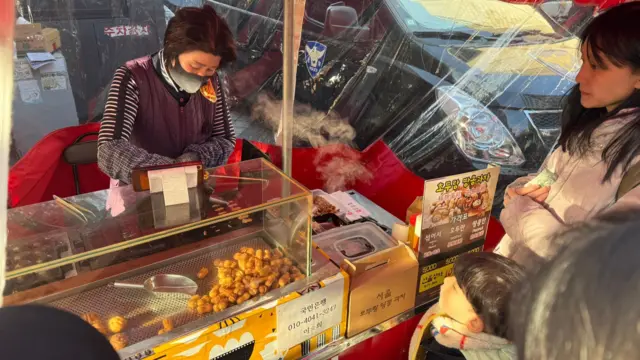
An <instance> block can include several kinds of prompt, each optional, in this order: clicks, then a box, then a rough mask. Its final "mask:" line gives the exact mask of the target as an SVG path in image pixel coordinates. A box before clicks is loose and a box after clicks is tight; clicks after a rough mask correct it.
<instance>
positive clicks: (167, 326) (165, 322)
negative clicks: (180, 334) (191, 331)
mask: <svg viewBox="0 0 640 360" xmlns="http://www.w3.org/2000/svg"><path fill="white" fill-rule="evenodd" d="M171 330H173V322H172V321H171V319H162V329H160V330H158V335H162V334H165V333H168V332H169V331H171Z"/></svg>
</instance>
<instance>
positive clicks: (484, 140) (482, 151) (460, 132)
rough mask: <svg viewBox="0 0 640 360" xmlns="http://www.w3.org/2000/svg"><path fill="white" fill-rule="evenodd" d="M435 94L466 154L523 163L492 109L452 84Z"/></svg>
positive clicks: (486, 160)
mask: <svg viewBox="0 0 640 360" xmlns="http://www.w3.org/2000/svg"><path fill="white" fill-rule="evenodd" d="M437 96H438V102H439V103H441V109H442V110H443V111H444V112H445V113H446V114H447V120H446V121H447V128H448V129H450V131H451V138H452V139H453V142H454V143H455V144H456V146H457V147H458V148H459V149H460V151H462V153H463V154H464V155H465V156H467V157H468V158H470V159H471V160H475V161H480V162H484V163H493V164H499V165H511V166H514V165H521V164H522V163H524V161H525V158H524V155H523V154H522V150H520V147H519V146H518V144H517V143H516V141H515V139H514V138H513V136H512V135H511V133H510V132H509V130H508V129H507V128H506V127H505V126H504V124H503V123H502V122H501V121H500V119H498V117H497V116H496V115H495V114H494V113H493V112H491V111H490V110H488V109H487V108H486V107H484V106H483V105H482V104H480V103H479V102H478V101H477V100H476V99H474V98H472V97H471V96H469V95H468V94H466V93H464V92H463V91H460V90H458V89H457V88H455V87H453V86H442V87H439V88H438V89H437Z"/></svg>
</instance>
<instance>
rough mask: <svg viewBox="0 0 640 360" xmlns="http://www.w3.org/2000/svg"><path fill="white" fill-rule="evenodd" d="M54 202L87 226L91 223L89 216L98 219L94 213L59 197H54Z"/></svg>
mask: <svg viewBox="0 0 640 360" xmlns="http://www.w3.org/2000/svg"><path fill="white" fill-rule="evenodd" d="M53 200H55V202H56V203H57V204H58V205H60V206H62V208H63V209H65V210H67V211H68V212H70V213H71V215H73V216H75V217H77V218H78V219H80V220H81V221H82V222H83V223H85V224H86V223H88V222H89V218H88V217H87V215H89V216H90V217H91V218H92V219H96V218H97V217H96V214H94V213H93V211H91V210H89V209H86V208H84V207H82V206H80V205H78V204H74V203H72V202H70V201H67V200H65V199H63V198H61V197H59V196H56V195H53Z"/></svg>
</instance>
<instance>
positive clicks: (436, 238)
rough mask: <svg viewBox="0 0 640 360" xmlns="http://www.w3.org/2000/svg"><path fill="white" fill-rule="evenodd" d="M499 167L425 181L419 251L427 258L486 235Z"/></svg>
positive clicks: (421, 256)
mask: <svg viewBox="0 0 640 360" xmlns="http://www.w3.org/2000/svg"><path fill="white" fill-rule="evenodd" d="M499 175H500V168H499V167H493V166H490V167H488V168H487V169H485V170H478V171H474V172H469V173H466V174H460V175H454V176H449V177H445V178H441V179H435V180H429V181H425V183H424V198H423V203H422V231H421V235H420V246H419V253H420V258H421V259H426V258H429V257H431V256H435V255H439V254H442V255H444V254H447V253H451V251H453V250H455V249H457V248H460V247H462V246H464V245H469V244H472V243H475V242H478V241H480V240H482V239H484V238H485V236H486V233H487V227H488V225H489V217H490V216H491V208H492V206H493V198H494V197H495V193H496V185H497V184H498V176H499Z"/></svg>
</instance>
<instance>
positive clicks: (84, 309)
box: [39, 228, 339, 358]
mask: <svg viewBox="0 0 640 360" xmlns="http://www.w3.org/2000/svg"><path fill="white" fill-rule="evenodd" d="M219 238H220V241H217V242H216V243H214V244H212V245H210V246H207V247H205V248H201V249H198V250H195V251H192V252H189V253H185V254H182V255H178V256H175V257H172V258H168V259H166V260H164V261H160V262H158V263H155V264H153V265H149V266H145V267H142V268H138V269H132V270H131V271H130V272H128V273H126V274H121V275H119V276H117V277H110V278H106V279H101V280H99V281H96V282H93V283H90V284H86V285H85V286H83V287H81V288H74V289H69V290H67V291H65V292H62V293H57V294H55V295H51V296H49V297H46V298H42V299H41V300H40V301H39V302H41V303H46V304H48V305H50V306H54V307H57V308H60V309H64V310H66V311H69V312H72V313H74V314H77V315H79V316H81V315H83V314H86V313H89V312H94V313H97V314H98V315H100V317H101V318H102V319H103V320H104V321H105V324H106V321H108V319H109V318H110V317H112V316H115V315H120V316H123V317H125V318H126V319H127V320H128V324H127V327H126V329H125V330H124V333H125V334H126V335H127V337H128V339H129V346H128V347H127V348H125V349H123V350H121V351H120V352H119V353H120V356H121V357H123V358H125V357H127V356H132V355H135V354H136V353H141V352H144V351H146V350H148V349H151V348H153V347H155V346H157V345H159V344H161V343H164V342H167V341H171V340H172V339H174V338H176V337H178V336H181V335H186V334H188V333H190V332H192V331H195V330H198V329H201V328H204V327H206V326H209V325H211V324H213V323H215V322H216V321H222V320H224V319H226V318H229V317H232V316H237V315H239V314H241V313H243V312H245V311H248V310H250V309H253V308H255V307H258V306H264V305H265V304H267V303H269V302H273V301H274V300H277V299H279V298H281V297H282V296H284V295H286V294H289V293H291V292H292V291H300V290H303V289H304V288H305V287H306V286H307V285H309V284H312V283H314V282H317V281H320V280H322V279H324V278H325V277H328V276H331V275H334V273H336V272H338V271H339V270H338V269H337V268H335V266H334V265H332V264H331V263H330V261H329V260H327V259H326V258H324V257H323V256H321V255H320V254H319V253H317V252H315V251H314V253H313V264H314V265H313V275H312V277H311V278H307V279H305V280H301V281H298V282H295V283H292V284H289V285H288V286H286V287H285V288H279V289H274V290H272V291H270V292H268V293H267V294H265V295H264V296H261V297H258V298H256V299H253V300H250V301H247V302H245V303H243V304H242V305H237V306H232V307H230V308H228V309H227V310H225V311H223V312H219V313H214V312H212V313H209V314H206V315H198V314H196V313H194V312H192V311H190V310H189V309H188V308H187V301H188V299H189V296H187V295H177V294H170V295H169V294H161V295H158V294H149V293H147V292H146V291H144V290H135V289H119V288H114V287H112V286H111V285H110V284H111V283H112V282H113V281H114V280H116V279H117V280H122V281H126V282H140V283H142V282H143V281H144V280H145V279H147V278H149V277H150V276H153V275H155V274H161V273H164V274H166V273H170V274H182V275H186V276H189V277H191V278H192V279H194V280H195V281H196V282H197V283H198V286H199V291H198V293H199V294H201V295H203V294H206V293H208V291H209V289H210V288H211V286H212V285H213V284H214V283H215V282H216V281H217V280H216V279H217V277H216V274H215V271H210V273H209V275H208V276H207V277H206V278H205V279H203V280H198V279H197V277H196V276H195V275H196V273H197V272H198V270H200V269H201V268H202V267H205V266H207V267H208V268H209V269H211V268H212V263H213V260H214V259H219V258H223V259H230V258H231V257H232V256H233V254H234V253H235V252H237V251H239V250H240V248H241V247H243V246H248V247H253V248H256V249H267V248H273V246H271V245H270V244H274V242H273V240H272V238H271V237H270V235H269V234H268V233H266V232H264V231H262V230H255V229H254V230H251V229H247V228H245V229H242V230H238V231H235V232H232V233H229V234H225V235H220V236H219ZM165 318H170V319H171V320H172V322H173V324H174V328H175V330H173V331H172V332H170V333H168V334H164V335H158V330H160V329H161V328H162V320H163V319H165ZM185 325H186V326H185Z"/></svg>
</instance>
